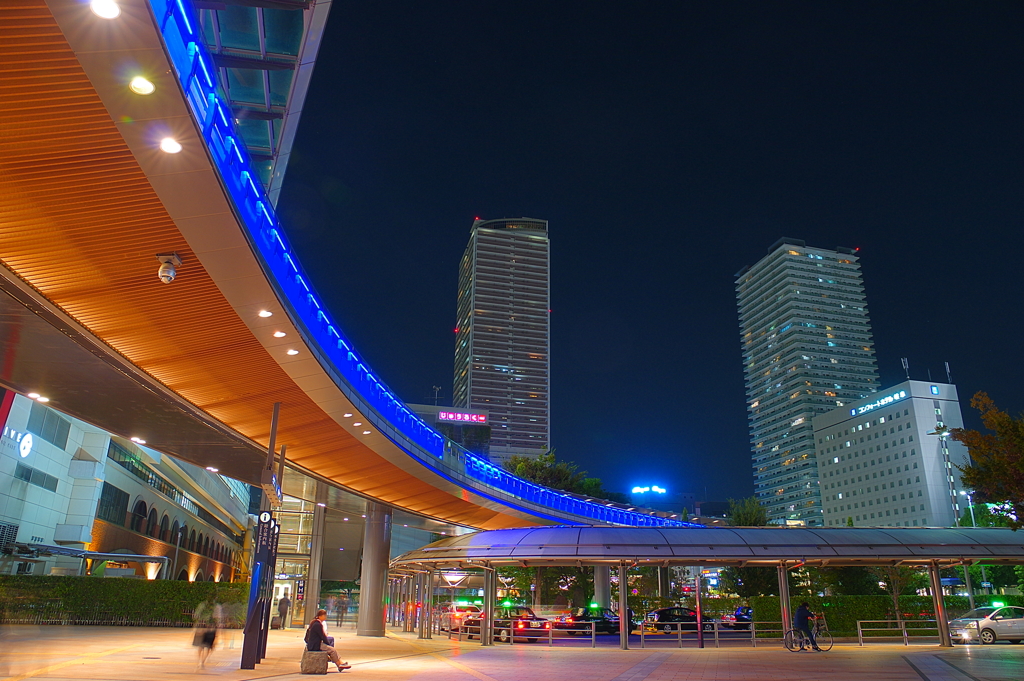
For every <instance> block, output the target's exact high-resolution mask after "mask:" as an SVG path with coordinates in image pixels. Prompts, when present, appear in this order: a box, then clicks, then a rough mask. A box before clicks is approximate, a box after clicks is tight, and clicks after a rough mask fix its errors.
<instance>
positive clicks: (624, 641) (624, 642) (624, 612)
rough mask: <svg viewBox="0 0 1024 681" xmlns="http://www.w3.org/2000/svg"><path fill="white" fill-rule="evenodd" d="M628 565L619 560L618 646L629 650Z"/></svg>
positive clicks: (631, 624) (631, 625)
mask: <svg viewBox="0 0 1024 681" xmlns="http://www.w3.org/2000/svg"><path fill="white" fill-rule="evenodd" d="M628 573H629V567H628V565H627V563H626V561H619V647H620V648H622V649H623V650H629V630H630V629H632V628H633V623H632V622H630V621H629V601H628V600H626V596H627V595H628V594H629V576H628Z"/></svg>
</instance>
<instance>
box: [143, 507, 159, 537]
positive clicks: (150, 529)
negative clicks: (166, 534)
mask: <svg viewBox="0 0 1024 681" xmlns="http://www.w3.org/2000/svg"><path fill="white" fill-rule="evenodd" d="M159 522H160V516H158V515H157V514H156V509H155V508H151V509H149V520H148V521H147V522H146V534H148V535H149V536H150V537H155V536H156V531H157V529H158V528H159V525H158V523H159Z"/></svg>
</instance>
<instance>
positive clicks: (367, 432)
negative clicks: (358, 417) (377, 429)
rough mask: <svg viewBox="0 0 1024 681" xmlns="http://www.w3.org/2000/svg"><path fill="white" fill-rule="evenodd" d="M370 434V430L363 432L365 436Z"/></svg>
mask: <svg viewBox="0 0 1024 681" xmlns="http://www.w3.org/2000/svg"><path fill="white" fill-rule="evenodd" d="M370 432H371V431H369V430H364V431H363V435H369V434H370Z"/></svg>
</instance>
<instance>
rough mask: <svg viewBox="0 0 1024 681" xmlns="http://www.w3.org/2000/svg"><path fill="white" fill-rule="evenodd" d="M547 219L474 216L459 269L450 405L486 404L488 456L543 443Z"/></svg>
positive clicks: (538, 450) (537, 449)
mask: <svg viewBox="0 0 1024 681" xmlns="http://www.w3.org/2000/svg"><path fill="white" fill-rule="evenodd" d="M548 272H549V247H548V223H547V221H546V220H534V219H532V218H518V219H502V220H480V219H477V220H476V221H474V222H473V228H472V230H471V231H470V237H469V244H468V245H467V246H466V252H465V254H464V255H463V256H462V263H461V265H460V268H459V298H458V322H457V326H456V336H455V389H454V393H453V394H454V405H455V407H456V408H459V409H467V410H471V411H472V410H478V409H485V410H487V412H488V414H489V416H490V425H491V442H490V456H491V459H492V460H493V461H495V462H502V461H504V460H506V459H507V458H508V457H510V456H512V455H515V454H518V455H525V456H537V455H540V454H543V453H544V452H545V451H547V449H548V446H549V441H550V428H549V421H548V413H549V406H550V397H549V382H550V364H549V345H550V332H549V323H548V317H549V312H550V306H549V302H548V301H549V278H548Z"/></svg>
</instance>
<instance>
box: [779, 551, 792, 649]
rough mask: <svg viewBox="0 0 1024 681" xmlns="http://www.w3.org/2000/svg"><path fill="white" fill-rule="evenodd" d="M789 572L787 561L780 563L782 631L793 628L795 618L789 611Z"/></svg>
mask: <svg viewBox="0 0 1024 681" xmlns="http://www.w3.org/2000/svg"><path fill="white" fill-rule="evenodd" d="M789 608H790V602H789V571H788V570H787V569H786V561H782V562H781V563H779V610H780V611H781V613H780V614H781V615H782V631H784V632H785V631H787V630H789V629H791V628H792V627H793V616H792V613H790V611H789Z"/></svg>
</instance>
